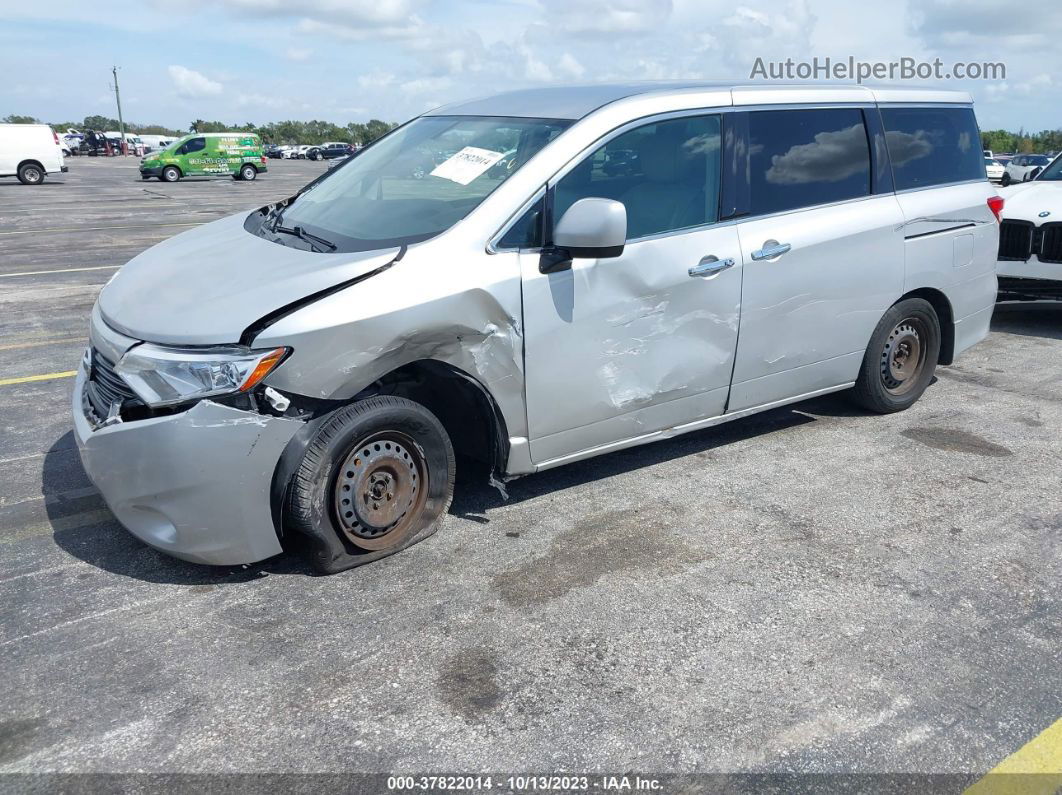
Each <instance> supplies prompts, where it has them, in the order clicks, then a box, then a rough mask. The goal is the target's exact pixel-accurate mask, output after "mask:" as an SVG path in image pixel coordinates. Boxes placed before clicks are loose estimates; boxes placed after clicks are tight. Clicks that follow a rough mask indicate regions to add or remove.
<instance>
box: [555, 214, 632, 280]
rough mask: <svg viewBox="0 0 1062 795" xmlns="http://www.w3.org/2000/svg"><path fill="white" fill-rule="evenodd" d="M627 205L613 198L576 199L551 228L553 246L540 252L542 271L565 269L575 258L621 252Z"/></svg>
mask: <svg viewBox="0 0 1062 795" xmlns="http://www.w3.org/2000/svg"><path fill="white" fill-rule="evenodd" d="M626 242H627V208H626V207H624V206H623V204H622V203H620V202H618V201H613V200H612V199H599V198H589V199H579V201H577V202H575V204H573V205H572V206H571V207H569V208H568V210H567V211H566V212H565V213H564V215H562V216H561V219H560V220H559V221H557V225H556V226H555V227H554V229H553V247H552V248H551V249H547V250H545V251H543V252H542V258H541V260H540V262H539V266H538V269H539V271H540V272H541V273H554V272H556V271H561V270H567V269H568V268H570V267H571V265H572V259H573V258H575V257H586V258H594V259H606V258H609V257H618V256H620V255H621V254H622V253H623V246H624V244H625V243H626Z"/></svg>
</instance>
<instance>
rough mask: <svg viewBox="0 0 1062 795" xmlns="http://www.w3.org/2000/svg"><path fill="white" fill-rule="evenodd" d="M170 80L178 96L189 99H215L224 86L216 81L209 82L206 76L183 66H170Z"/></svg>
mask: <svg viewBox="0 0 1062 795" xmlns="http://www.w3.org/2000/svg"><path fill="white" fill-rule="evenodd" d="M168 71H169V73H170V80H172V81H173V85H174V87H175V88H176V89H177V93H178V95H180V96H182V97H187V98H189V99H197V98H199V97H215V96H217V95H218V94H220V93H221V92H222V91H223V90H224V86H222V85H221V83H219V82H217V81H216V80H211V79H210V78H209V77H207V76H206V75H203V74H200V73H199V72H196V71H195V70H194V69H188V68H187V67H184V66H176V65H175V66H171V67H170V68H169V70H168Z"/></svg>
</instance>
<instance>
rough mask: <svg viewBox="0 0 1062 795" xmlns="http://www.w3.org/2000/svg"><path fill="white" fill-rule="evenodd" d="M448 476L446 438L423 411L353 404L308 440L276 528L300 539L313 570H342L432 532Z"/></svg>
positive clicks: (450, 457)
mask: <svg viewBox="0 0 1062 795" xmlns="http://www.w3.org/2000/svg"><path fill="white" fill-rule="evenodd" d="M454 475H455V464H454V451H453V446H452V445H451V443H450V438H449V437H448V436H447V434H446V431H445V429H444V428H443V426H442V424H441V423H440V422H439V420H438V419H437V418H436V417H435V415H433V414H432V413H431V412H430V411H428V410H427V409H426V408H424V406H422V405H420V404H419V403H415V402H413V401H412V400H407V399H405V398H399V397H392V396H381V397H372V398H367V399H365V400H359V401H357V402H355V403H352V404H350V405H348V406H344V407H343V408H340V409H337V410H336V411H335V412H333V413H332V415H331V416H329V417H328V418H327V419H326V420H325V421H324V422H323V423H322V424H321V425H320V427H319V428H318V429H317V431H316V432H315V434H314V435H313V437H311V439H310V441H309V443H308V445H307V447H306V451H305V452H304V453H303V456H302V460H301V462H300V463H299V466H298V468H297V469H296V471H295V474H294V476H293V477H292V479H291V482H290V484H289V486H288V493H287V498H286V500H285V506H284V527H285V530H291V531H292V532H294V533H295V534H297V535H298V536H301V537H302V539H305V540H306V541H308V543H309V557H310V561H311V563H312V564H313V566H314V568H316V569H317V570H318V571H320V572H322V573H332V572H336V571H342V570H343V569H348V568H351V567H353V566H358V565H361V564H363V563H368V562H370V561H372V560H376V559H378V558H381V557H384V556H386V555H391V554H393V553H395V552H398V551H399V550H401V549H405V548H406V547H408V546H410V545H412V544H415V543H417V542H418V541H422V540H423V539H425V538H427V537H428V536H430V535H431V534H432V533H434V532H435V530H436V528H437V526H438V523H439V521H440V519H441V518H442V516H443V515H444V514H445V513H446V510H447V508H449V506H450V500H451V498H452V497H453V487H454Z"/></svg>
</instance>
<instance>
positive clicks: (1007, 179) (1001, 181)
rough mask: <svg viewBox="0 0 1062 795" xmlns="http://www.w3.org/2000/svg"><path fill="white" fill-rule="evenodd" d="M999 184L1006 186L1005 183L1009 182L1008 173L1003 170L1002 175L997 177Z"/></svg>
mask: <svg viewBox="0 0 1062 795" xmlns="http://www.w3.org/2000/svg"><path fill="white" fill-rule="evenodd" d="M999 184H1000V185H1002V186H1003V187H1004V188H1005V187H1007V185H1009V184H1010V174H1008V173H1007V172H1006V171H1004V172H1003V176H1002V177H1000V178H999Z"/></svg>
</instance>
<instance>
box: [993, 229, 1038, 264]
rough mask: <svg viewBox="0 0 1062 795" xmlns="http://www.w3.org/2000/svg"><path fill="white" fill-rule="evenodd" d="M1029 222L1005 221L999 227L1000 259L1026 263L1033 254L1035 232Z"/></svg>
mask: <svg viewBox="0 0 1062 795" xmlns="http://www.w3.org/2000/svg"><path fill="white" fill-rule="evenodd" d="M1035 229H1036V227H1034V226H1033V225H1032V224H1030V223H1029V222H1028V221H1004V222H1003V223H1001V224H1000V225H999V258H1000V259H1003V260H1021V261H1022V262H1024V261H1025V260H1027V259H1029V257H1030V255H1031V254H1032V242H1033V231H1034V230H1035Z"/></svg>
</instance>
